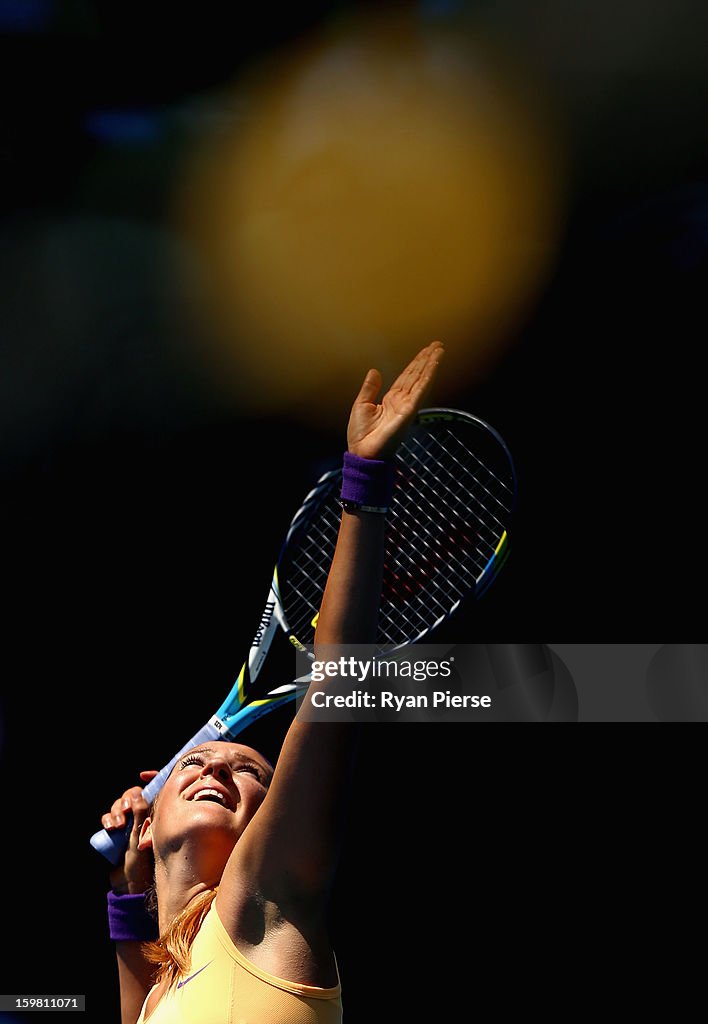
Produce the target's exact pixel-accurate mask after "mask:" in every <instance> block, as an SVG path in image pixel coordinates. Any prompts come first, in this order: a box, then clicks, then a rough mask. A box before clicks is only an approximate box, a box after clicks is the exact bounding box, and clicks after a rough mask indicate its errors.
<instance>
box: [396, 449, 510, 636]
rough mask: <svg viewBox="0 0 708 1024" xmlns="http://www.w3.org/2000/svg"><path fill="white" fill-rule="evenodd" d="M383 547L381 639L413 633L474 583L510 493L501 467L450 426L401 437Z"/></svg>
mask: <svg viewBox="0 0 708 1024" xmlns="http://www.w3.org/2000/svg"><path fill="white" fill-rule="evenodd" d="M399 461H400V463H401V465H399V480H398V481H397V488H396V492H395V497H394V502H393V505H392V509H391V521H390V524H389V531H388V536H387V545H386V558H385V567H384V593H383V599H382V605H381V612H380V618H379V628H380V634H381V637H380V640H383V641H384V642H386V643H391V644H396V643H400V642H401V636H406V637H412V636H415V637H417V636H419V635H421V634H422V633H424V632H426V631H427V630H429V629H431V628H433V627H434V626H435V625H437V624H438V623H439V622H440V621H441V620H442V619H443V618H444V617H445V616H446V615H449V614H450V612H451V611H453V610H454V609H455V608H456V607H457V605H458V604H459V603H460V601H461V600H462V599H463V598H464V597H465V596H466V594H467V593H468V592H469V591H470V590H471V589H473V588H474V587H475V585H476V584H477V582H478V581H479V580H480V578H481V577H482V575H483V574H484V571H485V569H486V567H487V566H488V565H489V563H490V559H491V558H492V557H493V555H494V553H495V552H496V550H497V547H498V545H499V542H500V540H501V537H502V536H503V534H504V530H505V526H504V522H503V518H504V517H506V518H508V516H509V514H510V509H511V503H512V499H513V492H512V489H511V487H510V485H509V484H507V483H506V481H505V480H504V479H503V477H502V475H501V474H500V472H499V471H496V472H495V470H494V469H492V468H491V466H490V465H489V464H488V463H486V462H484V461H483V460H482V459H481V458H479V457H478V456H477V455H476V454H475V453H474V452H473V451H470V449H469V448H467V447H466V445H465V444H464V443H463V442H462V441H461V440H460V438H459V437H457V436H456V435H455V434H454V433H453V432H452V431H450V430H445V431H443V432H442V434H436V435H433V434H432V433H428V434H425V435H423V438H422V439H421V438H420V437H413V438H411V439H410V440H409V441H407V442H406V443H405V445H404V446H403V447H402V449H401V453H400V456H399Z"/></svg>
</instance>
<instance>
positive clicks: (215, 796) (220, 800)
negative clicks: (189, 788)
mask: <svg viewBox="0 0 708 1024" xmlns="http://www.w3.org/2000/svg"><path fill="white" fill-rule="evenodd" d="M189 799H190V800H193V801H199V802H200V803H201V802H204V801H208V802H209V803H214V804H221V806H222V807H226V808H227V809H228V810H229V811H231V810H233V808H232V806H231V801H230V800H229V799H228V797H227V796H226V794H225V793H222V791H221V790H220V789H212V788H211V787H209V786H206V787H205V788H204V789H199V790H197V792H196V793H195V794H194V796H190V798H189Z"/></svg>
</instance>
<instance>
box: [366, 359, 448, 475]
mask: <svg viewBox="0 0 708 1024" xmlns="http://www.w3.org/2000/svg"><path fill="white" fill-rule="evenodd" d="M444 351H445V350H444V348H443V346H442V343H441V342H439V341H433V342H431V343H430V345H426V347H425V348H424V349H421V351H420V352H419V353H418V355H417V356H415V358H414V359H412V360H411V362H410V363H409V364H408V366H407V367H406V368H405V370H404V371H403V372H402V373H401V374H400V375H399V376H398V378H397V379H396V380H395V381H394V383H393V384H392V385H391V387H390V388H389V389H388V391H387V392H386V394H385V395H384V396H383V398H382V399H381V402H380V403H377V397H378V394H379V391H380V390H381V384H382V380H381V374H380V373H379V371H378V370H369V372H368V373H367V375H366V377H365V378H364V383H363V384H362V386H361V390H360V391H359V394H358V395H357V397H356V399H355V401H354V405H353V406H352V411H351V415H350V417H349V425H348V427H347V446H348V448H349V451H350V452H351V453H352V454H353V455H359V456H360V457H361V458H364V459H386V458H390V457H391V456H392V455H393V454H394V452H395V451H396V448H397V447H398V445H399V444H400V443H401V441H402V440H403V436H404V434H405V432H406V429H407V427H408V426H409V424H410V423H411V421H412V419H413V417H414V416H415V414H416V413H417V411H418V409H419V408H420V407H421V404H422V402H423V398H424V397H425V395H426V393H427V391H428V388H429V387H430V384H431V383H432V380H433V377H434V376H435V373H436V371H437V368H438V365H439V363H440V361H441V359H442V357H443V353H444Z"/></svg>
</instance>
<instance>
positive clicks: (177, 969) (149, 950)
mask: <svg viewBox="0 0 708 1024" xmlns="http://www.w3.org/2000/svg"><path fill="white" fill-rule="evenodd" d="M217 889H218V886H217V887H216V888H214V889H207V890H206V891H205V892H202V893H200V894H199V895H198V896H195V898H194V899H193V900H192V901H191V903H188V904H187V906H186V907H185V908H184V910H182V911H180V913H179V914H178V915H177V917H176V918H175V919H174V921H172V922H171V923H170V925H169V927H168V929H167V931H166V932H165V933H164V935H161V936H160V938H159V939H158V940H157V942H146V943H144V945H143V953H144V955H145V959H146V960H148V961H149V962H150V963H152V964H157V965H158V968H157V971H156V973H155V984H156V985H158V984H159V983H160V982H161V981H164V980H165V979H167V989H168V991H169V989H171V988H173V987H174V985H175V984H176V983H177V979H178V978H179V977H181V976H182V975H184V974H186V973H187V971H188V970H189V966H190V962H191V959H192V943H193V942H194V940H195V938H196V936H197V933H198V931H199V929H200V928H201V926H202V923H203V921H204V918H205V917H206V915H207V913H208V911H209V908H210V907H211V905H212V903H213V902H214V897H215V896H216V893H217Z"/></svg>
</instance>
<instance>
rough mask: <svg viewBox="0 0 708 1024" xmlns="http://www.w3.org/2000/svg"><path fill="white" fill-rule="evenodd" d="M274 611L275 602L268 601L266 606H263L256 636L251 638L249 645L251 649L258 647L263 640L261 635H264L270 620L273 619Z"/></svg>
mask: <svg viewBox="0 0 708 1024" xmlns="http://www.w3.org/2000/svg"><path fill="white" fill-rule="evenodd" d="M274 611H275V602H274V601H269V602H268V604H267V605H266V606H265V608H264V610H263V614H262V615H261V621H260V624H259V626H258V629H257V630H256V635H255V636H254V638H253V643H252V645H251V646H252V647H260V645H261V642H262V640H263V634H264V633H265V631H266V630H267V629H268V626H269V625H270V620H271V619H272V618H273V612H274Z"/></svg>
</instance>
